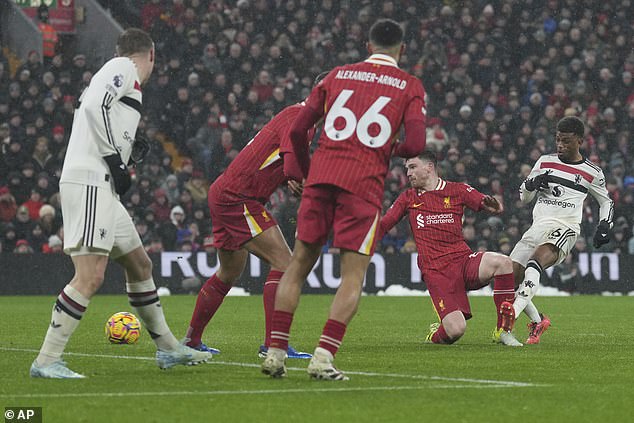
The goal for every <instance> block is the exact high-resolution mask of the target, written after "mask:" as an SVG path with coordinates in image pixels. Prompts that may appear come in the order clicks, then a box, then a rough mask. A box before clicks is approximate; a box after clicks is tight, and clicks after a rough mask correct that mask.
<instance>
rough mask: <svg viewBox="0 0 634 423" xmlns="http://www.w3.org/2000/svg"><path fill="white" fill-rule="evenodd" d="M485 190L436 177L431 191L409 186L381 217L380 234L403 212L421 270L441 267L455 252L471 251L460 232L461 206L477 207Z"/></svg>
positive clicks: (461, 253)
mask: <svg viewBox="0 0 634 423" xmlns="http://www.w3.org/2000/svg"><path fill="white" fill-rule="evenodd" d="M483 198H484V194H482V193H480V192H478V191H477V190H476V189H475V188H473V187H471V186H469V185H467V184H463V183H458V182H447V181H444V180H442V179H439V180H438V185H437V186H436V189H434V190H433V191H422V190H417V189H414V188H410V189H408V190H406V191H404V192H403V193H402V194H401V195H399V197H398V198H397V199H396V201H395V202H394V204H393V205H392V207H391V208H390V209H389V210H388V211H387V213H386V214H385V216H383V218H382V219H381V229H380V235H382V234H385V232H387V231H389V230H390V229H391V228H392V226H394V225H396V224H397V223H398V222H399V221H400V220H401V219H402V218H403V216H405V214H406V213H409V224H410V227H411V228H412V233H413V234H414V241H415V242H416V249H417V250H418V266H419V267H420V268H421V270H423V269H424V270H430V269H435V270H441V269H443V268H444V267H446V266H447V264H448V263H450V262H451V261H452V259H453V258H454V257H456V256H462V255H464V254H465V253H471V249H470V248H469V246H468V245H467V243H466V242H465V240H464V237H463V235H462V215H463V214H464V207H465V206H466V207H469V208H470V209H472V210H475V211H479V210H480V209H481V207H482V206H481V205H482V199H483Z"/></svg>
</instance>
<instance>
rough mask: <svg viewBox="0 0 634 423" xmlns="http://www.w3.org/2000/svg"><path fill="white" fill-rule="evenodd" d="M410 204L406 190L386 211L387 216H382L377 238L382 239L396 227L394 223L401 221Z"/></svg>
mask: <svg viewBox="0 0 634 423" xmlns="http://www.w3.org/2000/svg"><path fill="white" fill-rule="evenodd" d="M408 204H409V201H408V199H407V191H404V192H402V193H401V195H399V196H398V198H397V199H396V201H395V202H394V204H392V206H391V207H390V208H389V210H388V211H387V213H385V216H383V217H382V218H381V223H380V224H379V233H378V237H377V239H382V238H383V236H384V235H385V234H386V233H387V232H388V231H389V230H390V229H392V228H393V227H394V225H396V224H397V223H398V222H400V221H401V219H402V218H403V216H405V214H406V213H407V206H408Z"/></svg>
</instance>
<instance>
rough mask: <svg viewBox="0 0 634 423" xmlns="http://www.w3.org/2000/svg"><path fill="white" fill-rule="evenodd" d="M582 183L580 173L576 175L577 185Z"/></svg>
mask: <svg viewBox="0 0 634 423" xmlns="http://www.w3.org/2000/svg"><path fill="white" fill-rule="evenodd" d="M580 183H581V175H579V174H578V173H577V174H575V185H579V184H580Z"/></svg>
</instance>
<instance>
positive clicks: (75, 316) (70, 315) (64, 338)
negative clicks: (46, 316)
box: [36, 285, 90, 367]
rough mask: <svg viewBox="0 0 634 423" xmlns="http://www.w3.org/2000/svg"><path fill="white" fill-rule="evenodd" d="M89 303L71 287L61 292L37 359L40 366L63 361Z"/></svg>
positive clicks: (67, 286)
mask: <svg viewBox="0 0 634 423" xmlns="http://www.w3.org/2000/svg"><path fill="white" fill-rule="evenodd" d="M89 302H90V300H89V299H87V298H85V297H84V296H83V295H81V294H80V293H79V291H77V290H76V289H75V288H73V287H72V286H70V285H66V286H65V287H64V289H63V290H62V292H60V294H59V295H58V296H57V300H56V301H55V305H54V306H53V313H52V316H51V324H50V325H49V327H48V331H47V332H46V336H45V337H44V343H43V344H42V348H40V353H39V354H38V356H37V358H36V362H37V364H38V365H39V366H41V367H46V366H48V365H50V364H52V363H54V362H55V361H59V360H60V359H61V357H62V353H63V352H64V348H66V344H67V343H68V340H69V339H70V336H71V335H72V334H73V332H74V331H75V329H77V326H79V321H80V320H81V318H82V316H83V315H84V312H85V311H86V307H88V303H89Z"/></svg>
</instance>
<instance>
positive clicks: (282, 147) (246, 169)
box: [213, 103, 314, 203]
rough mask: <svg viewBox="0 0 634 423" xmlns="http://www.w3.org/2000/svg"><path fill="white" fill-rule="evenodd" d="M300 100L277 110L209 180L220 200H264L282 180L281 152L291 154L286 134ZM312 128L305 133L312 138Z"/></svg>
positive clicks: (299, 108) (300, 107) (298, 109)
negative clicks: (234, 156) (233, 157)
mask: <svg viewBox="0 0 634 423" xmlns="http://www.w3.org/2000/svg"><path fill="white" fill-rule="evenodd" d="M302 107H304V104H303V103H299V104H294V105H292V106H288V107H286V108H285V109H283V110H282V111H281V112H279V113H278V114H277V115H276V116H275V117H274V118H273V119H271V121H270V122H269V123H267V124H266V125H264V127H263V128H262V129H261V130H260V131H259V132H258V133H257V134H256V135H255V137H253V139H252V140H251V141H249V143H248V144H247V145H246V146H245V147H244V148H243V149H242V151H240V154H238V155H237V156H236V158H235V159H233V161H232V162H231V164H230V165H229V167H227V169H226V170H225V172H224V173H223V174H222V175H220V176H219V177H218V178H217V179H216V181H215V182H214V183H213V188H214V191H215V192H216V193H220V194H219V200H221V201H229V202H231V201H239V200H240V199H242V198H251V199H255V200H258V201H260V202H262V203H266V202H267V201H268V200H269V197H270V196H271V194H272V193H273V192H274V191H275V190H276V189H277V187H278V186H279V185H280V184H281V183H282V182H284V181H285V180H286V176H285V175H284V167H283V161H282V156H283V155H284V154H294V153H293V147H292V145H291V141H290V139H289V137H288V133H289V131H290V128H291V126H292V125H293V121H294V120H295V118H296V117H297V115H298V114H299V111H300V110H301V109H302ZM313 134H314V131H313V132H312V133H311V134H309V138H308V139H309V140H311V139H312V135H313Z"/></svg>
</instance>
